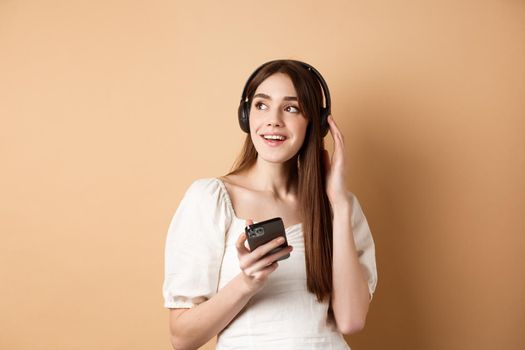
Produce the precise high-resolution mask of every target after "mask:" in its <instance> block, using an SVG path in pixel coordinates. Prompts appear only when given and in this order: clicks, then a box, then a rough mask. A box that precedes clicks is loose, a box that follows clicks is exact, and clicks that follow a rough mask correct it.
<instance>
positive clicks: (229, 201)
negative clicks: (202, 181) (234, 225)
mask: <svg viewBox="0 0 525 350" xmlns="http://www.w3.org/2000/svg"><path fill="white" fill-rule="evenodd" d="M214 179H215V180H217V181H218V182H219V185H220V186H221V189H222V191H223V192H224V198H225V199H226V203H227V205H228V208H229V210H230V211H231V213H232V216H233V218H234V219H236V220H237V221H242V222H246V221H247V219H242V218H240V217H238V216H237V213H235V209H233V204H232V201H231V198H230V194H229V193H228V189H227V188H226V185H225V184H224V182H223V181H222V180H221V179H219V178H218V177H215V178H214ZM254 223H255V222H254ZM301 224H302V222H298V223H296V224H293V225H290V226H288V227H285V228H284V230H285V231H288V230H291V229H292V228H295V227H296V226H301Z"/></svg>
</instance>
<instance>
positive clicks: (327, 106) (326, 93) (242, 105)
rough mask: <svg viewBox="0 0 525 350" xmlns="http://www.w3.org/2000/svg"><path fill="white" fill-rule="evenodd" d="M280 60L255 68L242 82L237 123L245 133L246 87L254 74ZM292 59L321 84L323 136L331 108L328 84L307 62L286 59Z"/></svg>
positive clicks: (325, 132) (246, 120) (246, 115)
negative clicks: (323, 101) (323, 104)
mask: <svg viewBox="0 0 525 350" xmlns="http://www.w3.org/2000/svg"><path fill="white" fill-rule="evenodd" d="M277 61H280V60H274V61H269V62H266V63H264V64H263V65H261V66H260V67H259V68H257V69H256V70H255V71H254V72H253V73H252V74H251V75H250V77H249V78H248V80H247V81H246V84H244V89H243V90H242V96H241V102H240V104H239V110H238V115H239V125H240V127H241V129H242V131H244V132H246V133H250V122H249V116H250V101H247V100H246V98H247V97H246V89H247V87H248V85H249V84H250V82H251V81H252V79H253V78H254V77H255V75H256V74H257V73H258V72H259V71H260V70H261V69H262V68H263V67H265V66H266V65H268V64H270V63H273V62H277ZM288 61H293V62H297V63H299V64H301V65H302V66H303V67H304V68H305V69H307V70H308V71H309V72H312V73H313V74H314V75H315V77H316V78H317V81H318V82H319V83H320V84H321V88H322V89H323V93H324V100H325V107H321V111H320V116H321V136H322V137H324V136H325V135H326V134H327V133H328V129H329V126H328V116H329V115H330V113H331V112H330V108H331V102H330V91H328V86H327V85H326V82H325V80H324V79H323V76H322V75H321V73H319V72H318V71H317V70H316V69H315V68H314V67H312V66H311V65H309V64H308V63H304V62H301V61H297V60H288Z"/></svg>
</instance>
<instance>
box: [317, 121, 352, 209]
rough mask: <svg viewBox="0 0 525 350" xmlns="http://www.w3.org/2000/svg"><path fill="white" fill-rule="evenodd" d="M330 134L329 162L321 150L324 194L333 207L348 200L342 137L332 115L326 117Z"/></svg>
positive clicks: (324, 152)
mask: <svg viewBox="0 0 525 350" xmlns="http://www.w3.org/2000/svg"><path fill="white" fill-rule="evenodd" d="M328 125H329V127H330V134H331V135H332V138H333V139H334V153H333V154H332V159H331V160H330V155H329V153H328V151H327V150H326V149H323V162H324V167H325V170H326V194H327V196H328V199H329V200H330V203H331V204H332V205H333V204H334V203H337V202H338V201H346V200H348V196H347V191H346V178H345V159H344V158H345V154H344V151H345V147H344V136H343V134H342V133H341V131H340V130H339V128H338V127H337V124H336V123H335V121H334V118H333V117H332V115H329V116H328Z"/></svg>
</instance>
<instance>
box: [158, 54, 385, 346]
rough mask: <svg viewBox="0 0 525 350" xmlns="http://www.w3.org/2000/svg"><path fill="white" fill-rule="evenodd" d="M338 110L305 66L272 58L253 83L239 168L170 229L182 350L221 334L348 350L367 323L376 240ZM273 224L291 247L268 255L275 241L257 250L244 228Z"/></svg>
mask: <svg viewBox="0 0 525 350" xmlns="http://www.w3.org/2000/svg"><path fill="white" fill-rule="evenodd" d="M323 92H324V97H325V104H326V106H325V107H323ZM329 112H330V97H329V92H328V88H327V87H326V83H325V82H324V80H323V78H322V77H321V75H320V74H319V73H318V72H317V71H316V70H315V69H314V68H313V67H311V66H309V65H308V64H306V63H304V62H300V61H295V60H276V61H270V62H267V63H265V64H263V65H262V66H261V67H259V68H258V69H257V70H256V71H255V72H254V73H253V74H252V76H250V78H249V79H248V81H247V83H246V86H245V89H244V92H243V97H242V99H241V105H240V106H239V122H240V125H241V128H242V129H243V130H244V131H246V132H247V133H248V135H247V137H246V140H245V143H244V147H243V150H242V152H241V154H240V156H239V158H238V159H237V161H236V163H235V164H234V167H233V169H232V171H231V172H230V173H228V174H226V175H224V176H222V177H217V178H203V179H197V180H195V181H194V182H193V183H192V184H191V185H190V186H189V188H188V189H187V191H186V193H185V194H184V197H183V199H182V200H181V202H180V204H179V207H178V208H177V211H176V212H175V215H174V216H173V219H172V221H171V223H170V226H169V229H168V235H167V240H166V251H165V280H164V285H163V296H164V306H165V307H166V308H169V309H170V334H171V342H172V345H173V347H174V348H175V349H177V350H182V349H197V348H198V347H199V346H201V345H203V344H205V343H206V342H208V341H209V340H210V339H211V338H213V337H214V336H215V335H218V338H217V349H301V350H304V349H349V347H348V346H347V344H346V342H345V340H344V338H343V336H342V335H343V334H352V333H354V332H357V331H359V330H361V329H362V328H363V327H364V325H365V320H366V315H367V312H368V307H369V303H370V301H371V300H372V295H373V293H374V291H375V287H376V284H377V271H376V264H375V248H374V241H373V239H372V235H371V233H370V229H369V227H368V223H367V220H366V218H365V216H364V214H363V212H362V209H361V206H360V205H359V202H358V200H357V198H356V196H355V195H354V194H353V193H352V192H349V191H348V190H347V188H346V183H347V181H346V180H347V179H346V177H345V156H344V139H343V135H342V134H341V132H340V130H339V129H338V127H337V125H336V123H335V121H334V119H333V118H332V117H331V116H328V114H329ZM328 129H329V131H330V134H331V136H332V137H333V139H334V152H333V154H332V156H331V159H330V155H329V154H328V152H327V151H326V150H325V149H324V145H323V136H324V134H325V133H327V131H328ZM274 217H281V218H282V219H283V222H284V226H285V233H286V237H287V241H288V244H289V247H287V248H285V249H283V250H281V251H278V252H277V253H273V254H271V255H269V256H266V257H263V256H264V255H265V254H266V253H268V252H270V251H272V250H273V249H275V248H276V247H278V246H279V245H281V243H282V242H278V241H277V239H276V240H273V241H270V242H269V243H266V244H264V245H262V246H260V247H258V248H257V249H254V250H253V251H250V249H249V248H248V245H247V244H246V239H247V238H246V235H245V233H244V228H245V226H246V225H249V224H252V223H254V222H260V221H264V220H267V219H270V218H274ZM287 254H290V257H289V258H287V259H285V260H282V261H279V262H277V260H278V259H279V258H281V257H283V256H285V255H287Z"/></svg>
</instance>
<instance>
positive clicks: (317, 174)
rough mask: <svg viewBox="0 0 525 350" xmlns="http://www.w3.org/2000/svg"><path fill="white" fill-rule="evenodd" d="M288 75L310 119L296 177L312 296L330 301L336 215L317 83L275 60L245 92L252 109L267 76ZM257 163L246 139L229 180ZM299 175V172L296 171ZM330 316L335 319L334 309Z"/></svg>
mask: <svg viewBox="0 0 525 350" xmlns="http://www.w3.org/2000/svg"><path fill="white" fill-rule="evenodd" d="M275 73H284V74H286V75H288V76H289V77H290V79H291V80H292V83H293V85H294V87H295V90H296V92H297V95H298V100H299V101H298V102H299V108H300V110H301V112H302V114H303V116H305V117H306V118H307V120H308V121H309V122H308V126H307V129H306V135H305V139H304V142H303V145H302V146H301V148H300V150H299V152H298V154H297V157H294V158H293V159H297V171H292V172H291V176H294V177H295V176H296V177H297V178H296V180H297V184H298V197H299V198H298V199H299V206H300V208H299V210H300V217H301V222H302V226H303V232H304V245H305V258H306V274H307V288H308V291H309V292H311V293H314V294H315V295H316V296H317V300H318V301H324V300H327V299H328V301H330V299H331V295H332V245H333V241H332V212H331V206H330V202H329V200H328V197H327V195H326V191H325V185H324V184H325V178H326V174H325V170H324V167H323V159H322V149H323V147H324V145H323V138H322V136H321V131H320V129H321V123H320V110H321V107H322V103H323V97H322V90H321V86H320V85H319V82H318V81H317V78H316V77H315V76H314V75H313V74H312V73H311V72H309V71H308V70H307V69H306V68H304V66H302V65H301V64H300V63H298V62H296V61H292V60H277V61H273V62H272V63H269V64H267V65H266V66H264V67H263V68H262V69H261V70H260V71H259V72H258V73H257V74H256V75H255V76H254V77H253V79H252V80H251V82H250V83H249V84H248V86H247V90H246V91H247V93H246V96H247V98H248V101H249V103H250V106H251V103H252V98H253V95H254V94H255V90H256V89H257V87H258V86H259V85H260V84H261V83H262V82H263V81H264V80H265V79H266V78H268V77H269V76H271V75H273V74H275ZM256 160H257V150H256V149H255V146H254V145H253V143H252V140H251V137H250V135H249V134H248V135H247V136H246V139H245V141H244V146H243V148H242V150H241V153H240V155H239V157H238V158H237V160H236V161H235V163H234V165H233V167H232V169H231V171H230V172H229V173H228V175H232V174H237V173H239V172H242V171H243V170H246V169H249V168H251V167H252V166H253V165H254V164H255V161H256ZM293 170H295V169H293ZM329 315H330V316H333V314H332V312H331V308H330V310H329Z"/></svg>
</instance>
